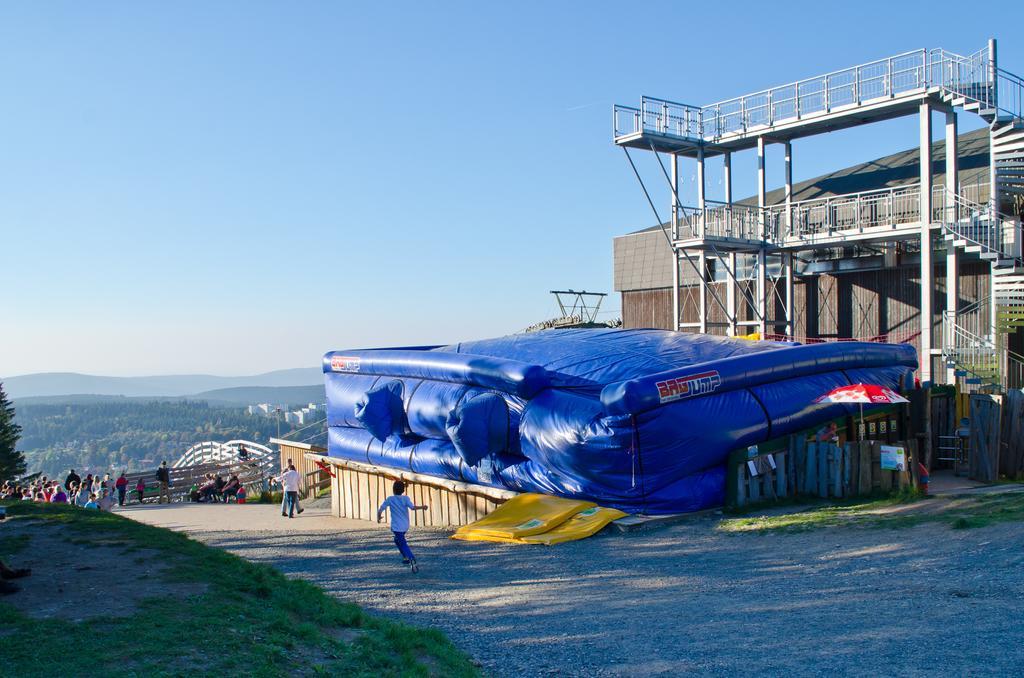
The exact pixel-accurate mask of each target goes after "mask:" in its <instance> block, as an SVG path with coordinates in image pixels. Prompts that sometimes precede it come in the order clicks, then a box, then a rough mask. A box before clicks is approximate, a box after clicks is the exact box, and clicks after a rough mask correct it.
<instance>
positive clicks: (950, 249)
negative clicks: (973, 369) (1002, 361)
mask: <svg viewBox="0 0 1024 678" xmlns="http://www.w3.org/2000/svg"><path fill="white" fill-rule="evenodd" d="M956 136H957V124H956V111H955V110H952V109H950V110H948V111H946V199H945V204H944V205H943V206H944V207H945V215H944V220H945V221H952V220H955V219H956V195H957V194H958V193H959V192H960V181H959V178H958V176H957V173H958V171H959V169H960V163H959V160H958V158H957V155H958V152H959V151H958V147H957V138H956ZM959 263H960V262H959V261H958V259H957V249H956V247H955V246H954V245H953V243H952V242H951V241H949V240H947V241H946V312H947V313H951V314H953V315H954V316H955V314H956V312H957V311H958V310H959V309H960V301H959V300H960V267H959ZM941 339H942V345H943V347H945V348H949V347H948V346H946V344H947V342H949V341H951V339H952V338H951V337H950V336H943V337H942V338H941ZM946 383H947V384H955V383H956V370H955V368H953V367H949V368H947V369H946Z"/></svg>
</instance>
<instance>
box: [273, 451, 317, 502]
mask: <svg viewBox="0 0 1024 678" xmlns="http://www.w3.org/2000/svg"><path fill="white" fill-rule="evenodd" d="M270 442H271V443H272V444H276V445H277V447H278V450H279V451H280V452H281V468H282V469H284V468H286V467H287V465H288V460H289V459H291V461H292V463H293V464H295V470H296V471H298V472H299V475H301V476H302V485H301V486H300V487H299V496H300V497H302V498H304V499H313V498H314V497H316V495H317V493H318V492H319V491H320V490H322V489H324V488H326V487H330V486H331V477H330V475H328V474H327V472H326V471H324V470H323V469H322V468H320V466H319V465H317V463H316V461H315V457H317V456H321V455H323V454H324V452H326V451H327V450H326V449H324V448H323V447H317V446H316V445H308V444H306V443H299V442H295V441H293V440H281V439H278V438H271V439H270ZM307 454H311V455H314V458H307V456H306V455H307ZM278 489H280V486H278Z"/></svg>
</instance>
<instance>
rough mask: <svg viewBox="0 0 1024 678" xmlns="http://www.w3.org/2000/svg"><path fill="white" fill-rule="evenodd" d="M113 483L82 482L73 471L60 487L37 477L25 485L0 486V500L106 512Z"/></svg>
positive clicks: (97, 479)
mask: <svg viewBox="0 0 1024 678" xmlns="http://www.w3.org/2000/svg"><path fill="white" fill-rule="evenodd" d="M114 493H115V486H114V481H113V480H111V479H110V475H109V474H107V477H106V478H105V479H102V480H101V479H100V477H99V476H98V475H97V476H95V477H93V475H92V474H89V475H88V476H86V477H85V478H84V479H83V478H81V477H79V476H78V474H76V473H75V472H74V471H71V473H69V474H68V477H67V478H66V479H65V481H64V482H63V483H61V482H60V481H58V480H51V479H50V478H48V477H46V476H40V477H38V478H36V479H35V480H31V481H27V482H24V483H18V482H12V481H5V482H4V483H3V485H0V500H7V501H34V502H39V503H47V504H71V505H73V506H81V507H85V508H98V509H100V510H102V511H109V510H111V508H113V505H114V503H115V502H116V500H115V498H114Z"/></svg>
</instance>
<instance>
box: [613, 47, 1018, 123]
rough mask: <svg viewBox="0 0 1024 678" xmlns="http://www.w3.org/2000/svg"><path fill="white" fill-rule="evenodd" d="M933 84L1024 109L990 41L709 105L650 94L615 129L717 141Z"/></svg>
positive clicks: (624, 111)
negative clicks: (965, 52)
mask: <svg viewBox="0 0 1024 678" xmlns="http://www.w3.org/2000/svg"><path fill="white" fill-rule="evenodd" d="M932 87H938V88H942V89H943V90H945V91H947V92H952V93H955V94H957V95H959V96H962V97H965V98H968V99H971V100H974V101H978V102H980V103H982V104H983V107H984V108H988V109H998V110H999V111H1001V112H1003V113H1005V114H1007V115H1010V116H1013V117H1016V118H1020V117H1022V112H1024V108H1022V101H1024V80H1022V79H1021V78H1020V77H1018V76H1016V75H1014V74H1013V73H1010V72H1008V71H1005V70H1003V69H1001V68H997V67H996V66H995V64H994V63H993V62H992V60H991V59H990V55H989V52H988V48H985V49H982V50H979V51H978V52H975V53H974V54H971V55H969V56H962V55H960V54H956V53H953V52H949V51H946V50H944V49H940V48H933V49H918V50H914V51H911V52H905V53H903V54H897V55H895V56H891V57H886V58H884V59H878V60H876V61H870V62H868V63H865V64H860V65H858V66H853V67H851V68H846V69H843V70H839V71H833V72H831V73H826V74H825V75H818V76H815V77H813V78H807V79H805V80H798V81H797V82H791V83H788V84H785V85H780V86H778V87H772V88H770V89H766V90H762V91H760V92H755V93H753V94H746V95H743V96H740V97H735V98H733V99H726V100H725V101H719V102H717V103H713V104H710V105H707V106H692V105H690V104H680V103H676V102H672V101H666V100H663V99H657V98H654V97H643V99H642V100H641V107H640V108H639V109H637V108H631V107H628V106H618V105H616V106H615V107H614V108H613V128H614V135H615V138H616V139H619V138H622V137H627V136H632V135H635V134H639V133H651V134H658V135H662V136H667V137H675V138H679V139H686V140H692V141H696V142H700V141H710V142H714V141H718V140H720V139H721V138H722V137H724V136H726V135H731V134H740V135H742V134H745V133H747V132H749V131H751V130H757V129H763V128H766V127H772V126H774V125H776V124H779V123H781V122H787V121H793V120H800V119H801V118H803V117H805V116H814V115H820V114H825V113H830V112H832V111H835V110H841V109H845V108H850V107H857V106H860V105H861V104H864V103H866V102H874V101H878V100H881V99H885V98H895V97H897V96H899V95H903V94H912V93H917V92H923V91H925V90H928V89H929V88H932Z"/></svg>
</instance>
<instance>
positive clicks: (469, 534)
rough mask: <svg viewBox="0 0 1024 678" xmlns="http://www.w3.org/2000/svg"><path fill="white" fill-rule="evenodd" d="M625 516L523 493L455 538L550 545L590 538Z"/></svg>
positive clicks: (588, 504)
mask: <svg viewBox="0 0 1024 678" xmlns="http://www.w3.org/2000/svg"><path fill="white" fill-rule="evenodd" d="M625 515H626V514H625V513H623V512H622V511H618V510H616V509H609V508H602V507H600V506H597V505H596V504H594V503H593V502H589V501H575V500H572V499H562V498H561V497H552V496H550V495H546V494H521V495H519V496H517V497H513V498H512V499H510V500H508V501H507V502H505V503H504V504H502V505H501V506H499V507H498V508H496V509H495V510H494V511H493V512H491V513H490V514H488V515H486V516H484V517H483V518H481V519H480V520H478V521H476V522H475V523H472V524H470V525H464V526H462V527H460V528H459V529H458V530H456V532H455V534H454V535H452V539H462V540H465V541H492V542H500V543H505V544H547V545H548V546H550V545H552V544H561V543H563V542H567V541H575V540H577V539H584V538H585V537H589V536H591V535H593V534H596V533H597V532H599V531H600V530H601V529H602V528H604V526H605V525H607V524H608V523H610V522H612V521H613V520H618V519H619V518H622V517H624V516H625Z"/></svg>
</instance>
